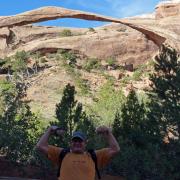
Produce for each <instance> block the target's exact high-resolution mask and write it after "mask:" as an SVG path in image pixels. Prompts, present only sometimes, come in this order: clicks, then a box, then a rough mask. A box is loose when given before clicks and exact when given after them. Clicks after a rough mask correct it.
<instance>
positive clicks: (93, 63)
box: [84, 58, 101, 72]
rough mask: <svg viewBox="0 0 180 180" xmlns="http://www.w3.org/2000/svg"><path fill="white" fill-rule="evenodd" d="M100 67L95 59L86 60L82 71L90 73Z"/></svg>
mask: <svg viewBox="0 0 180 180" xmlns="http://www.w3.org/2000/svg"><path fill="white" fill-rule="evenodd" d="M100 67H101V64H100V61H99V60H98V59H96V58H89V59H87V62H86V64H85V65H84V69H85V70H86V71H88V72H90V71H91V70H92V69H99V68H100Z"/></svg>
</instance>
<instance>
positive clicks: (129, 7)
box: [0, 0, 162, 27]
mask: <svg viewBox="0 0 180 180" xmlns="http://www.w3.org/2000/svg"><path fill="white" fill-rule="evenodd" d="M161 1H162V0H0V16H9V15H15V14H18V13H22V12H25V11H28V10H32V9H35V8H39V7H43V6H60V7H64V8H70V9H75V10H81V11H87V12H92V13H97V14H101V15H106V16H111V17H115V18H123V17H128V16H134V15H140V14H146V13H151V12H153V11H154V8H155V6H156V5H157V4H158V3H159V2H161ZM40 24H41V25H48V26H62V27H96V26H99V25H102V24H103V23H101V22H96V21H93V22H91V21H85V20H77V19H58V20H51V21H46V22H43V23H40Z"/></svg>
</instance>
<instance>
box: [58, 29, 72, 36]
mask: <svg viewBox="0 0 180 180" xmlns="http://www.w3.org/2000/svg"><path fill="white" fill-rule="evenodd" d="M60 36H62V37H68V36H72V32H71V30H69V29H64V30H63V31H62V32H61V33H60Z"/></svg>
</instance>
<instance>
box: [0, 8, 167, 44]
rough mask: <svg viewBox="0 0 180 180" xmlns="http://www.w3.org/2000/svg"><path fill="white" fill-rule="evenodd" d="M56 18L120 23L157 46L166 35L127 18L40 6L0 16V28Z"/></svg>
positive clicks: (164, 39) (163, 40)
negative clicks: (15, 13) (12, 14)
mask: <svg viewBox="0 0 180 180" xmlns="http://www.w3.org/2000/svg"><path fill="white" fill-rule="evenodd" d="M58 18H78V19H85V20H96V21H106V22H115V23H121V24H124V25H126V26H128V27H131V28H133V29H135V30H137V31H139V32H141V33H143V34H144V35H146V37H147V38H148V39H149V40H152V41H153V42H154V43H155V44H156V45H158V46H161V44H162V43H164V42H165V41H166V37H164V36H162V35H160V34H158V33H156V32H153V31H152V30H149V29H147V28H144V27H142V26H140V25H136V24H133V23H130V22H129V21H128V20H119V19H115V18H111V17H106V16H101V15H98V14H93V13H87V12H83V11H76V10H70V9H65V8H61V7H42V8H39V9H35V10H32V11H27V12H25V13H21V14H18V15H16V16H4V17H0V28H3V27H13V26H22V25H27V24H31V23H37V22H42V21H47V20H53V19H58Z"/></svg>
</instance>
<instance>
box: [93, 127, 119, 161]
mask: <svg viewBox="0 0 180 180" xmlns="http://www.w3.org/2000/svg"><path fill="white" fill-rule="evenodd" d="M96 132H97V134H101V135H103V136H104V138H105V139H106V140H107V141H108V144H109V152H108V153H109V155H110V157H112V156H114V155H116V154H117V153H118V152H119V151H120V147H119V144H118V142H117V140H116V138H115V137H114V135H113V134H112V130H111V128H108V127H106V126H100V127H98V128H97V129H96Z"/></svg>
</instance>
